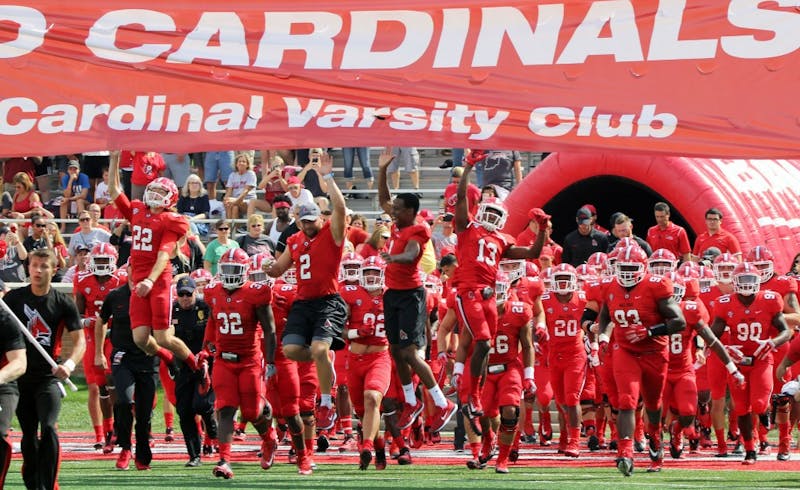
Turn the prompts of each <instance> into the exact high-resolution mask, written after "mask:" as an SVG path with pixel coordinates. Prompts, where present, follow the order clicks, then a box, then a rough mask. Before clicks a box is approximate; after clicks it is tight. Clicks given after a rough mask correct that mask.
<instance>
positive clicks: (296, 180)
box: [286, 175, 300, 185]
mask: <svg viewBox="0 0 800 490" xmlns="http://www.w3.org/2000/svg"><path fill="white" fill-rule="evenodd" d="M286 183H287V184H289V185H293V184H299V183H300V179H299V178H298V177H297V176H296V175H292V176H291V177H289V178H288V179H287V180H286Z"/></svg>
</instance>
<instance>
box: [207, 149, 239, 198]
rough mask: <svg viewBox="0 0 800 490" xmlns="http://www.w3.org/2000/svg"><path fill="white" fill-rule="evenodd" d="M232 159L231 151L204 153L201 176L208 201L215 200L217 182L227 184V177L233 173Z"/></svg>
mask: <svg viewBox="0 0 800 490" xmlns="http://www.w3.org/2000/svg"><path fill="white" fill-rule="evenodd" d="M233 159H234V154H233V152H232V151H209V152H206V156H205V159H204V161H203V176H204V179H205V183H206V189H207V190H208V198H209V199H212V200H213V199H216V198H217V183H218V182H225V183H227V182H228V176H229V175H230V174H231V172H233Z"/></svg>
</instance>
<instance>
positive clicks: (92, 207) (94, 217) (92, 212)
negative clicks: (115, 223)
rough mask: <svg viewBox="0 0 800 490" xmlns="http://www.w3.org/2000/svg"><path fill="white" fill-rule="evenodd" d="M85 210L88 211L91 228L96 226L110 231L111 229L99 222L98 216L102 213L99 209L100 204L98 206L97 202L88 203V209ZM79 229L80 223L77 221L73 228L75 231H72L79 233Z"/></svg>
mask: <svg viewBox="0 0 800 490" xmlns="http://www.w3.org/2000/svg"><path fill="white" fill-rule="evenodd" d="M87 211H88V212H89V217H90V218H91V221H92V228H98V229H101V230H103V231H107V232H109V233H111V229H109V227H108V226H106V225H104V224H103V223H101V222H100V217H101V215H102V214H103V213H102V211H100V206H98V205H97V203H91V204H89V209H87ZM80 231H81V225H80V223H78V227H77V228H75V231H74V232H73V233H80Z"/></svg>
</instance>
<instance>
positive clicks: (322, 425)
mask: <svg viewBox="0 0 800 490" xmlns="http://www.w3.org/2000/svg"><path fill="white" fill-rule="evenodd" d="M336 417H337V415H336V409H335V408H333V407H325V406H323V405H320V407H319V408H318V409H317V429H319V430H328V429H332V428H333V424H334V423H335V422H336Z"/></svg>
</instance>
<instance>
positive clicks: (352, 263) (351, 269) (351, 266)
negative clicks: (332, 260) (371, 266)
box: [339, 252, 364, 284]
mask: <svg viewBox="0 0 800 490" xmlns="http://www.w3.org/2000/svg"><path fill="white" fill-rule="evenodd" d="M363 262H364V257H362V256H361V255H359V254H357V253H355V252H347V253H346V254H344V255H342V261H341V262H340V263H339V280H340V281H344V282H348V283H352V284H356V283H358V281H359V280H360V277H361V264H362V263H363Z"/></svg>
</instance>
